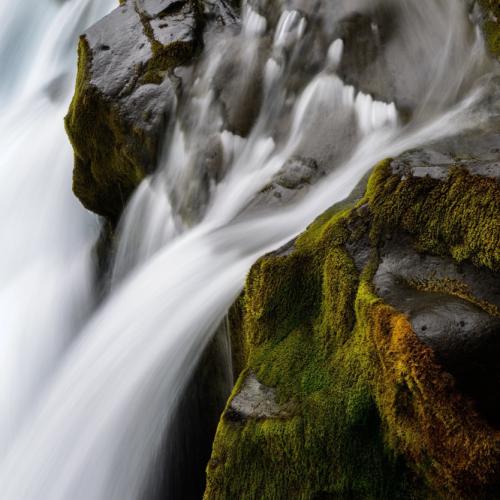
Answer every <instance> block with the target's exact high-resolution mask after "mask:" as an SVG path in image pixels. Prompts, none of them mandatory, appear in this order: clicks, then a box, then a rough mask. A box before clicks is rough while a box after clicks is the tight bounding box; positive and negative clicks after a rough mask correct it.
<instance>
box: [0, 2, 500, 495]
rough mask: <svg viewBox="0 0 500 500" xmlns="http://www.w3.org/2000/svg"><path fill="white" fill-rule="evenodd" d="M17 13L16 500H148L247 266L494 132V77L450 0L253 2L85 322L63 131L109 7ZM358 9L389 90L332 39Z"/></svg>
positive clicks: (6, 446)
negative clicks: (386, 178)
mask: <svg viewBox="0 0 500 500" xmlns="http://www.w3.org/2000/svg"><path fill="white" fill-rule="evenodd" d="M2 2H3V3H2V4H0V19H1V20H2V24H3V27H2V31H1V32H0V61H1V62H2V68H5V70H3V71H2V76H1V79H0V109H1V110H2V115H1V118H0V129H1V132H2V133H1V134H0V141H1V142H2V147H1V157H0V166H1V169H0V178H1V183H0V204H1V205H0V220H1V223H2V225H1V227H2V234H3V237H2V246H1V250H0V251H1V252H2V254H1V257H2V258H1V260H0V273H1V278H2V280H1V282H0V317H1V318H2V320H1V332H0V334H1V336H0V356H1V363H0V397H1V401H2V404H1V406H0V485H1V486H0V488H1V491H2V494H1V496H2V498H3V499H5V500H40V499H44V500H113V499H116V500H129V499H130V500H136V499H139V498H143V497H144V491H153V490H154V487H151V485H150V484H146V483H147V482H148V481H149V482H150V481H151V480H153V481H154V477H155V474H152V473H151V471H154V470H155V467H160V466H161V467H164V468H166V469H167V470H168V467H169V466H168V464H160V459H161V454H160V445H162V443H163V445H164V446H167V447H168V445H169V442H170V441H171V440H172V439H173V436H174V435H175V432H176V429H172V427H171V426H170V423H171V422H172V419H173V416H174V415H175V411H176V408H177V404H178V401H179V399H180V398H182V394H183V390H184V389H185V387H186V384H187V382H188V381H189V379H190V377H191V375H192V374H193V370H194V369H195V367H196V366H197V363H198V360H199V359H200V356H201V354H202V353H203V351H204V349H205V348H206V346H207V345H208V343H209V342H210V339H211V338H212V336H213V334H214V332H215V330H216V329H217V327H218V326H219V325H220V323H221V321H222V320H223V318H224V316H225V314H226V312H227V310H228V308H229V306H230V305H231V303H232V302H233V301H234V299H235V297H236V296H237V295H238V293H239V292H240V291H241V289H242V286H243V283H244V279H245V275H246V273H247V272H248V269H249V268H250V266H251V265H252V263H253V262H255V260H256V259H257V258H258V257H259V256H260V255H262V254H264V253H265V252H267V251H271V250H273V249H276V248H278V247H279V246H280V245H282V244H284V243H286V242H287V241H289V240H290V239H291V238H293V237H294V236H296V235H297V234H298V233H300V232H301V231H302V230H303V229H304V228H305V227H306V226H307V224H308V223H310V222H311V221H312V220H313V219H314V217H315V216H317V215H319V214H320V213H322V212H323V211H324V210H326V209H327V208H328V207H330V206H331V205H332V204H334V203H336V202H338V201H340V200H342V199H344V198H345V197H346V196H348V195H349V193H350V192H351V190H352V189H353V188H354V187H355V186H356V184H357V183H358V182H359V181H360V179H361V178H362V177H363V176H364V175H365V174H366V172H367V171H368V170H369V169H370V168H371V167H372V166H373V165H374V164H375V163H376V162H377V161H378V160H380V159H383V158H386V157H389V156H393V155H396V154H398V153H400V152H402V151H404V150H406V149H408V148H411V147H415V146H417V145H419V144H422V143H425V142H429V141H431V140H435V139H437V138H439V137H444V136H446V135H451V134H454V133H457V132H459V131H460V130H461V129H463V128H465V127H466V126H468V127H470V126H473V125H478V121H479V120H485V119H487V116H485V112H483V111H481V112H478V111H477V109H476V104H477V103H478V102H479V101H480V98H481V92H482V86H481V82H482V81H483V80H484V75H485V74H487V73H489V72H492V71H495V69H494V67H493V65H492V63H490V62H489V61H488V60H487V58H486V56H485V53H484V50H483V45H482V40H481V38H480V36H479V33H478V31H477V30H475V29H474V28H473V27H472V25H471V23H470V22H469V20H468V16H467V10H466V8H465V3H464V4H462V3H459V2H457V1H456V0H449V1H444V0H404V1H402V0H399V1H390V0H380V1H377V2H369V1H367V0H363V1H362V0H353V1H343V2H342V1H338V2H329V1H324V2H321V1H320V2H316V4H315V7H314V9H311V4H312V3H311V2H308V1H307V2H306V1H303V2H301V1H290V2H283V4H286V8H282V9H278V8H272V9H268V10H267V11H266V8H264V7H265V5H266V3H265V2H260V3H261V4H262V5H259V2H253V3H251V5H253V7H251V6H250V3H249V4H247V3H244V6H243V8H242V21H241V26H239V25H235V26H230V27H228V28H227V29H226V30H222V31H221V30H212V31H210V30H209V31H208V32H207V33H206V35H205V48H204V55H203V57H201V58H200V59H199V60H198V61H197V63H196V66H195V67H194V68H192V69H191V70H190V71H188V72H186V74H185V75H183V79H184V82H185V86H186V91H185V92H184V97H183V98H182V99H181V100H180V101H179V102H178V103H177V114H176V119H175V122H173V123H172V124H171V126H170V127H169V130H170V133H169V134H168V136H167V137H166V139H165V153H164V155H163V156H162V159H161V162H160V165H159V168H158V172H157V173H156V174H155V175H154V176H152V177H150V178H148V179H146V180H145V181H144V182H143V184H142V185H141V186H140V187H139V188H138V190H137V192H136V194H135V195H134V197H133V199H132V200H131V202H130V203H129V206H128V207H127V210H126V213H125V215H124V218H123V220H122V221H121V223H120V226H119V244H118V247H117V249H116V254H115V260H114V265H113V269H112V272H111V273H110V274H111V275H110V285H109V289H110V292H109V295H108V298H107V299H106V300H105V301H104V303H102V304H101V305H100V306H99V308H98V309H97V310H96V311H94V312H92V309H93V303H94V299H93V292H92V286H91V284H92V272H91V264H92V262H91V259H90V247H91V245H92V242H93V241H94V239H95V237H96V222H95V220H94V218H93V217H92V216H90V215H89V214H87V213H85V211H84V210H83V209H81V208H79V206H78V204H77V203H76V201H75V200H74V199H73V197H72V195H71V192H70V175H71V152H70V147H69V146H68V144H67V140H66V138H65V136H64V130H63V127H62V117H63V115H64V112H65V109H66V107H67V105H68V100H69V98H70V94H71V88H72V81H73V79H74V67H75V64H76V63H75V55H74V54H75V49H74V46H75V40H76V37H77V34H78V33H80V32H81V31H82V30H83V28H84V27H85V26H86V25H88V24H90V23H91V22H92V21H93V20H95V19H97V18H99V17H100V16H102V15H103V14H104V13H105V12H107V11H109V10H110V9H111V8H112V6H113V2H102V1H101V0H99V1H98V0H94V1H90V0H68V1H66V2H63V3H61V2H56V1H55V0H45V1H44V2H42V1H33V2H31V3H32V4H33V5H31V4H30V2H14V1H11V0H8V1H7V0H2ZM276 3H279V2H276ZM21 4H23V5H21ZM262 6H264V7H262ZM354 12H361V13H367V14H369V15H370V16H371V17H370V19H371V21H370V24H369V27H370V37H371V38H369V39H370V40H371V39H372V38H373V37H375V39H377V37H380V43H381V44H382V45H383V46H384V47H385V49H384V54H383V59H384V64H385V66H384V68H385V70H386V71H387V74H390V75H392V80H391V85H389V86H387V85H384V75H381V74H380V68H378V69H377V67H375V65H374V67H373V68H371V67H370V64H369V62H367V64H366V67H364V68H362V69H363V71H357V73H356V74H357V78H355V79H353V81H352V82H349V83H351V84H352V85H350V84H348V82H347V81H346V80H345V79H343V76H342V75H343V71H342V67H343V65H344V66H346V64H347V63H346V61H347V60H348V58H349V54H350V53H352V50H353V47H352V46H351V45H350V44H351V43H352V40H351V39H350V38H349V37H348V36H347V35H346V36H344V37H339V33H338V32H336V31H335V30H334V29H333V26H335V25H336V22H337V21H338V20H341V19H343V18H345V17H346V16H347V17H348V16H349V15H350V14H351V13H354ZM388 18H390V20H391V23H392V24H393V25H394V26H392V27H391V33H392V34H391V37H389V39H384V36H383V34H384V33H385V30H386V29H389V28H387V27H386V26H385V25H384V22H385V21H386V20H387V19H388ZM354 19H357V18H354ZM391 23H390V24H391ZM27 26H28V27H30V29H25V28H26V27H27ZM21 27H22V28H21ZM231 68H233V69H232V71H233V73H232V78H229V79H228V78H227V76H226V75H227V74H228V71H231ZM234 68H236V69H234ZM396 69H397V71H396ZM370 72H371V73H370ZM377 72H378V73H377ZM365 73H366V74H365ZM229 74H230V73H229ZM351 74H352V73H351ZM370 74H371V78H369V76H370ZM367 75H368V76H367ZM481 77H483V78H482V79H481ZM354 80H357V81H354ZM255 81H258V82H260V83H259V84H258V88H257V87H256V83H255ZM356 84H359V87H360V88H362V89H364V90H365V92H366V93H365V92H363V91H362V90H360V89H359V88H357V87H356ZM387 88H391V89H392V94H393V99H394V100H395V102H390V101H389V99H388V98H387V96H385V95H384V89H387ZM256 89H257V90H256ZM402 89H404V92H403V91H402ZM368 92H371V94H372V95H370V94H369V93H368ZM255 95H258V96H259V98H258V101H255V99H254V98H255ZM374 96H375V97H374ZM249 103H250V105H249ZM250 117H251V119H250ZM245 127H246V128H247V132H248V133H247V134H246V137H245V138H243V137H242V136H241V135H238V134H237V133H236V132H237V130H241V129H242V128H245ZM214 144H215V146H214ZM214 149H215V150H216V151H217V152H218V154H217V155H215V156H217V158H218V160H217V162H216V165H215V166H214V164H211V163H210V162H207V158H208V157H211V158H212V157H213V156H210V155H208V152H210V151H212V152H213V151H214ZM304 172H305V173H306V174H307V175H306V174H304ZM305 175H306V177H307V178H306V179H305V180H304V179H303V177H304V176H305ZM297 177H299V178H300V179H299V180H300V182H297ZM313 181H315V182H313ZM311 183H314V186H312V187H311V186H310V185H309V184H311ZM174 459H175V458H174ZM167 482H168V477H167Z"/></svg>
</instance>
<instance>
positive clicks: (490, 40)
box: [479, 0, 500, 59]
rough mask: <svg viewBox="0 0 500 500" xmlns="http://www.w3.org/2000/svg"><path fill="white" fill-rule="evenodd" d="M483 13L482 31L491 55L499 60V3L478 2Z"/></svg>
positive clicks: (483, 0) (490, 0) (495, 1)
mask: <svg viewBox="0 0 500 500" xmlns="http://www.w3.org/2000/svg"><path fill="white" fill-rule="evenodd" d="M479 5H480V6H481V7H482V9H483V12H484V21H483V31H484V35H485V38H486V44H487V45H488V48H489V50H490V51H491V53H492V54H493V55H494V56H495V57H496V58H497V59H500V3H499V2H498V1H497V0H479Z"/></svg>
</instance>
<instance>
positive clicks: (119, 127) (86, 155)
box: [65, 0, 202, 221]
mask: <svg viewBox="0 0 500 500" xmlns="http://www.w3.org/2000/svg"><path fill="white" fill-rule="evenodd" d="M201 22H202V17H201V12H200V6H199V3H198V1H197V0H184V1H146V0H144V1H142V0H127V1H126V2H124V3H123V4H122V5H120V6H119V7H118V8H117V9H115V10H114V11H113V12H111V13H110V14H109V15H108V16H106V17H104V18H103V19H102V20H101V21H99V22H98V23H96V24H95V25H94V26H92V27H91V28H90V29H88V30H87V31H86V32H85V33H84V34H83V35H82V36H81V38H80V45H79V63H78V76H77V83H76V90H75V95H74V97H73V101H72V103H71V106H70V109H69V112H68V115H67V117H66V120H65V121H66V129H67V132H68V135H69V137H70V140H71V142H72V144H73V149H74V152H75V168H74V177H73V189H74V192H75V194H76V195H77V196H78V198H79V199H80V200H81V201H82V203H83V204H84V205H85V207H87V208H88V209H89V210H92V211H94V212H96V213H98V214H100V215H103V216H106V217H108V218H109V219H110V220H112V221H116V219H117V218H118V217H119V215H120V214H121V211H122V209H123V206H124V204H125V203H126V202H127V200H128V198H129V197H130V194H131V193H132V191H133V189H134V188H135V187H136V186H137V184H138V183H139V182H140V180H141V179H142V178H143V177H144V176H145V175H146V174H148V173H150V172H152V171H153V170H154V168H155V167H156V162H157V159H158V153H159V148H160V145H161V140H162V134H163V133H164V132H165V127H166V124H167V122H168V118H169V116H170V115H171V114H172V113H173V112H174V111H175V106H176V83H175V79H171V78H170V74H171V71H172V70H173V69H174V68H175V67H176V66H178V65H181V64H184V63H186V62H188V61H189V60H190V58H192V57H193V55H194V52H195V50H196V48H197V46H198V45H199V43H200V29H201Z"/></svg>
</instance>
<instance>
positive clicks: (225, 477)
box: [205, 132, 500, 499]
mask: <svg viewBox="0 0 500 500" xmlns="http://www.w3.org/2000/svg"><path fill="white" fill-rule="evenodd" d="M472 137H473V136H472ZM469 142H470V144H469V145H468V147H469V151H470V156H469V157H468V158H464V157H463V156H453V155H452V154H449V155H445V154H444V153H443V152H442V151H444V150H446V151H453V148H452V147H450V144H449V143H448V144H447V146H446V148H445V147H444V145H443V143H439V144H435V145H432V146H429V147H428V148H424V149H421V150H415V151H413V152H408V153H405V154H404V155H402V156H401V157H399V158H396V159H394V160H388V161H385V162H383V163H382V164H380V165H379V166H378V167H377V168H376V170H375V171H374V173H373V174H372V176H371V177H370V180H369V183H368V187H367V190H366V193H365V195H364V196H363V197H362V198H361V199H360V200H358V201H357V202H356V203H355V204H354V207H353V208H333V209H331V210H330V211H329V212H327V213H326V214H324V215H323V216H322V217H320V218H319V219H318V220H317V221H316V222H314V223H313V224H312V225H311V226H310V227H309V229H308V230H307V231H306V232H305V233H304V234H303V235H301V236H300V237H299V238H298V239H297V240H296V241H294V242H293V243H291V244H290V245H289V246H288V247H287V249H286V251H278V252H276V253H274V254H270V255H267V256H265V257H263V258H262V259H261V260H260V261H259V262H258V263H257V264H256V265H255V266H254V267H253V269H252V271H251V272H250V275H249V277H248V280H247V284H246V288H245V291H244V293H243V295H242V296H241V298H240V299H239V300H238V302H237V303H236V305H235V306H234V309H233V311H232V315H231V317H232V339H233V345H234V352H235V359H234V362H235V364H236V371H241V375H240V379H239V382H238V383H237V384H236V387H235V389H234V391H233V396H232V398H231V399H230V401H229V403H228V406H227V409H226V412H225V414H224V416H223V418H222V419H221V422H220V424H219V429H218V433H217V436H216V439H215V443H214V448H213V453H212V459H211V461H210V463H209V465H208V469H207V471H208V487H207V490H206V493H205V498H206V499H212V498H217V499H223V498H227V499H229V498H273V499H280V498H289V497H292V498H304V499H305V498H308V499H311V498H315V499H316V498H380V499H382V498H384V499H385V498H418V499H420V498H422V499H424V498H425V499H427V498H450V499H451V498H493V497H494V496H495V495H496V494H497V493H498V491H499V488H500V406H499V399H498V388H499V387H500V369H499V366H498V363H497V360H498V356H499V354H500V351H499V346H500V309H499V305H500V288H499V283H500V184H499V182H498V178H497V175H498V171H499V163H498V162H499V161H500V151H499V150H498V148H497V147H494V145H496V146H498V144H500V134H498V133H496V134H495V133H493V132H490V133H488V134H487V137H486V136H485V135H483V134H478V135H477V137H476V140H472V139H471V140H470V141H469ZM459 144H462V147H467V145H466V144H464V143H463V141H460V140H459V141H457V142H456V147H457V148H458V147H459ZM440 151H441V152H440ZM440 155H441V156H440ZM478 158H481V161H480V162H479V163H480V167H481V168H478V161H479V160H478ZM424 159H426V161H424ZM436 159H439V160H440V161H441V164H440V162H436V161H435V160H436ZM445 159H446V161H445ZM466 160H467V161H466ZM444 164H446V171H444V170H443V167H444ZM249 373H251V374H254V375H252V376H254V377H255V378H256V380H257V381H258V384H262V385H264V386H265V387H267V388H271V389H272V391H273V398H275V404H276V405H280V404H287V403H289V402H291V401H292V402H293V404H294V406H293V411H292V412H290V414H289V415H281V416H280V418H276V416H275V415H273V418H262V415H258V416H252V415H251V414H250V415H247V416H246V418H245V419H235V418H233V415H234V406H235V405H236V404H237V403H238V401H239V399H241V398H243V399H246V398H245V397H244V393H245V390H246V387H247V385H248V382H247V378H248V376H249V375H248V374H249ZM271 389H268V390H271ZM242 394H243V396H242ZM258 417H259V418H258Z"/></svg>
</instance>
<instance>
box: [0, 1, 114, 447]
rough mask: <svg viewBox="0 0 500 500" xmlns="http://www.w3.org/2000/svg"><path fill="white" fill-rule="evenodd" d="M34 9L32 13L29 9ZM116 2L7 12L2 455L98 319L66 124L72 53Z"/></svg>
mask: <svg viewBox="0 0 500 500" xmlns="http://www.w3.org/2000/svg"><path fill="white" fill-rule="evenodd" d="M31 4H33V5H31ZM112 6H113V2H109V1H108V2H101V1H72V2H67V3H66V4H64V5H61V4H60V3H58V2H56V1H53V0H51V1H47V2H3V3H2V5H1V6H0V16H1V19H2V25H3V26H2V30H1V31H0V61H1V64H2V78H1V79H0V110H1V111H2V113H1V118H0V131H1V137H2V139H1V142H2V148H1V149H2V154H1V157H0V172H1V174H0V176H1V179H2V182H1V185H0V209H1V215H0V221H1V222H0V224H1V227H2V233H3V238H2V262H1V264H0V277H1V285H0V314H1V317H2V322H1V324H2V327H1V336H0V353H1V354H0V355H1V359H2V362H1V367H0V380H1V381H0V400H1V404H0V453H1V454H2V455H3V454H4V453H5V451H6V447H7V445H8V443H9V442H10V440H11V439H12V437H13V436H14V435H15V432H16V431H17V429H18V428H19V426H20V424H21V422H22V421H23V419H24V417H25V416H26V415H27V414H28V409H29V407H30V406H32V405H33V403H34V401H36V399H37V395H38V393H39V390H40V388H41V387H42V386H43V384H44V382H45V381H46V379H47V378H48V377H49V375H50V373H51V372H52V371H53V370H54V369H55V366H56V365H57V362H58V359H59V358H60V356H61V353H62V351H64V349H65V347H66V346H67V345H68V344H69V343H70V341H71V339H72V337H73V336H74V335H75V334H76V332H77V331H78V330H79V328H80V326H81V324H82V320H83V319H84V318H85V316H86V314H88V311H89V310H90V307H91V303H92V297H91V293H90V292H91V290H90V287H91V283H90V252H89V250H90V246H91V245H92V240H93V239H94V238H95V234H96V232H95V223H94V222H93V220H92V218H91V217H89V216H88V215H87V214H85V213H84V212H83V211H82V210H81V209H80V208H79V207H78V204H77V203H75V200H74V198H73V196H72V195H71V192H70V187H71V177H70V175H71V174H70V172H71V161H72V158H71V147H69V146H68V144H67V139H66V137H65V134H64V129H63V127H62V125H61V120H62V118H63V116H64V113H65V112H66V109H67V106H68V102H69V99H70V98H71V92H72V87H73V83H72V81H73V79H74V74H75V69H74V67H75V57H74V44H75V43H76V40H77V38H78V34H79V33H80V31H81V30H82V29H84V28H85V26H87V25H88V23H90V22H92V21H93V20H96V19H98V18H99V17H101V16H102V15H104V14H105V13H106V12H107V11H109V10H110V9H111V8H112Z"/></svg>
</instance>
